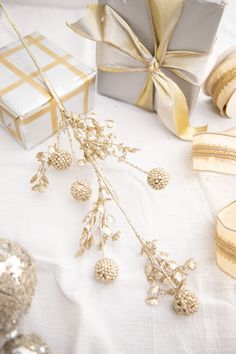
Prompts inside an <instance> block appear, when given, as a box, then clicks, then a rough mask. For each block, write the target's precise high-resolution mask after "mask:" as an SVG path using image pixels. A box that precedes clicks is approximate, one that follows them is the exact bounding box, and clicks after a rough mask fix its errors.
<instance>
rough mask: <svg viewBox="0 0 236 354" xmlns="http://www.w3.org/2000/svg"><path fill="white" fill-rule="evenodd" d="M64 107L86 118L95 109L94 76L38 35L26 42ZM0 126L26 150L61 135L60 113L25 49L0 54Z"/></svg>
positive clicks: (15, 47) (8, 49)
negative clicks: (55, 134) (58, 113)
mask: <svg viewBox="0 0 236 354" xmlns="http://www.w3.org/2000/svg"><path fill="white" fill-rule="evenodd" d="M25 39H26V41H27V43H28V45H29V46H30V48H31V50H32V52H33V54H34V55H35V57H36V58H37V60H38V62H39V64H40V65H41V66H42V68H43V70H44V72H45V75H46V76H47V78H48V79H49V80H50V82H51V83H52V85H53V86H54V88H55V91H56V92H57V94H58V96H59V97H60V98H61V100H62V101H63V102H64V103H65V104H66V107H67V108H68V109H69V110H71V111H75V112H87V111H89V110H91V109H92V108H93V106H94V91H95V90H94V87H95V75H96V73H95V72H94V70H92V69H90V68H87V67H86V66H84V65H82V64H81V63H78V61H77V60H76V59H75V58H73V57H72V56H71V55H70V54H68V53H66V52H65V51H64V50H62V49H60V48H58V47H57V46H56V45H55V44H54V43H52V42H51V41H49V40H48V39H46V38H45V37H43V36H42V35H40V34H38V33H33V34H31V35H28V36H26V37H25ZM0 73H1V80H0V124H1V126H2V127H3V128H4V129H5V130H7V131H8V132H9V133H10V134H11V135H12V136H13V137H14V138H15V139H16V140H17V141H18V142H20V143H21V145H23V146H24V147H25V148H26V149H31V148H32V147H34V146H36V145H38V144H39V143H41V142H42V141H44V140H45V139H47V138H48V137H50V136H51V135H52V134H54V133H56V132H57V128H58V126H57V107H56V104H55V101H54V99H53V98H52V97H51V95H50V94H49V92H48V90H47V89H46V87H45V85H44V83H43V82H42V80H41V78H40V76H39V73H38V71H37V69H36V67H35V65H34V63H33V61H32V59H31V58H30V56H29V55H28V53H27V51H26V50H25V48H24V47H23V46H22V44H21V43H20V42H19V41H17V42H15V43H13V44H11V45H9V46H7V47H3V48H1V49H0Z"/></svg>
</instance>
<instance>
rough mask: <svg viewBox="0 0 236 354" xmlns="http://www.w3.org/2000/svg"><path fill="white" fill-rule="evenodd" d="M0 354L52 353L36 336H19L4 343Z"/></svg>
mask: <svg viewBox="0 0 236 354" xmlns="http://www.w3.org/2000/svg"><path fill="white" fill-rule="evenodd" d="M0 354H52V352H51V350H50V349H49V348H48V346H47V345H46V344H45V343H44V341H43V340H42V338H40V337H39V336H37V335H36V334H28V335H22V334H21V335H18V336H17V337H15V338H13V339H11V340H9V341H8V342H6V343H5V344H4V346H3V347H2V349H0Z"/></svg>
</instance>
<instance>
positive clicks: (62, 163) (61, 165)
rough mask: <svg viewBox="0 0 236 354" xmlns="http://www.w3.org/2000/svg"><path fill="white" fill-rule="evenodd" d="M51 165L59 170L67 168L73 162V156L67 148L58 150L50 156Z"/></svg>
mask: <svg viewBox="0 0 236 354" xmlns="http://www.w3.org/2000/svg"><path fill="white" fill-rule="evenodd" d="M50 161H51V165H52V166H53V167H54V168H55V169H56V170H59V171H62V170H66V169H67V168H69V167H70V166H71V164H72V157H71V155H70V154H69V152H67V151H65V150H57V151H55V152H53V153H52V154H51V156H50Z"/></svg>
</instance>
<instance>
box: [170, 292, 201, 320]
mask: <svg viewBox="0 0 236 354" xmlns="http://www.w3.org/2000/svg"><path fill="white" fill-rule="evenodd" d="M198 308H199V303H198V299H197V297H196V295H195V294H194V293H192V292H191V291H190V290H188V289H179V290H178V291H177V292H176V294H175V297H174V309H175V311H176V312H177V313H178V314H180V315H183V316H190V315H192V314H194V313H195V312H197V311H198Z"/></svg>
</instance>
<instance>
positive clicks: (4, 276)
mask: <svg viewBox="0 0 236 354" xmlns="http://www.w3.org/2000/svg"><path fill="white" fill-rule="evenodd" d="M36 283H37V278H36V268H35V264H34V260H33V259H32V257H31V256H30V254H29V253H28V252H27V251H26V250H24V249H23V248H22V247H21V246H20V245H18V243H16V242H14V241H10V240H6V239H2V238H0V335H7V334H8V333H10V332H12V331H14V330H15V328H16V327H17V325H18V322H19V320H20V318H21V316H22V315H23V314H25V313H27V311H28V310H29V308H30V306H31V302H32V299H33V297H34V292H35V287H36Z"/></svg>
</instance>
